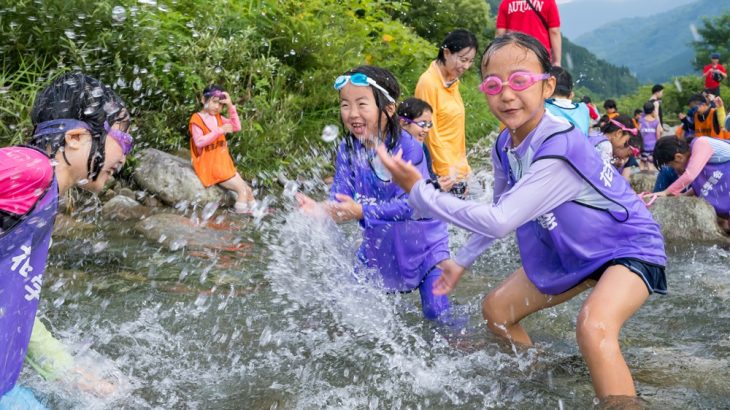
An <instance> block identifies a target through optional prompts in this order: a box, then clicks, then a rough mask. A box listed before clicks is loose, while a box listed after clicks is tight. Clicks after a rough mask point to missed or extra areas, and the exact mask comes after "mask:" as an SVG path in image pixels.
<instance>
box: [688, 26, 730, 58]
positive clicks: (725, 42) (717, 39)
mask: <svg viewBox="0 0 730 410" xmlns="http://www.w3.org/2000/svg"><path fill="white" fill-rule="evenodd" d="M703 23H704V25H703V26H702V27H701V28H698V29H697V31H698V32H699V34H700V35H701V36H702V41H695V42H693V43H692V45H693V46H694V49H695V53H696V58H695V62H694V67H695V68H696V69H698V70H702V69H703V68H704V66H705V65H706V64H709V63H710V54H712V53H720V56H721V58H722V59H723V60H724V61H728V57H730V12H725V13H723V14H721V15H719V16H717V17H715V18H705V19H703ZM721 61H722V60H721Z"/></svg>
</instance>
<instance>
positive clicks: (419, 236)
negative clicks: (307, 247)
mask: <svg viewBox="0 0 730 410" xmlns="http://www.w3.org/2000/svg"><path fill="white" fill-rule="evenodd" d="M335 89H337V90H338V91H339V95H340V115H341V118H342V123H343V124H344V126H345V128H346V129H347V130H348V135H347V136H346V137H345V140H344V141H343V142H342V143H341V144H340V146H339V147H338V150H337V158H336V163H335V177H334V183H333V184H332V187H331V189H330V201H328V202H325V203H323V204H317V203H316V202H314V201H313V200H312V199H310V198H309V197H307V196H305V195H303V194H298V195H297V199H298V200H299V203H300V205H301V206H302V207H303V208H304V210H305V211H309V212H312V211H314V210H316V209H324V211H325V212H326V213H327V214H328V215H329V216H331V217H332V218H333V219H334V220H335V221H337V222H347V221H358V223H359V224H360V227H361V228H362V231H363V239H364V240H363V242H362V245H361V246H360V249H359V250H358V258H359V260H360V261H361V262H362V263H363V264H364V265H365V266H366V267H367V268H369V269H370V270H372V271H374V276H373V277H372V278H371V280H372V281H373V282H374V283H380V284H382V287H383V288H384V290H386V291H388V292H410V291H412V290H415V289H418V290H419V292H420V296H421V304H422V306H421V307H422V310H423V315H424V316H425V317H426V318H428V319H439V320H443V319H445V318H447V315H445V314H446V313H447V312H448V311H449V302H448V298H447V297H446V296H445V295H441V296H436V295H434V294H433V283H434V281H435V280H436V279H438V277H439V276H440V275H441V270H440V269H438V268H437V267H436V264H437V263H439V262H441V261H443V260H446V259H448V258H449V244H448V233H447V230H446V224H445V223H443V222H441V221H438V220H435V219H419V218H417V217H416V216H415V215H413V209H412V208H411V207H410V206H409V205H408V194H406V193H405V192H403V190H402V189H400V187H398V185H396V184H394V183H393V182H391V181H390V175H389V174H388V173H387V172H385V169H384V168H383V167H382V165H381V164H379V160H378V158H377V157H376V156H375V153H374V148H375V147H376V146H377V145H378V144H380V143H384V144H385V146H386V147H387V149H388V150H390V151H391V152H396V151H402V152H403V158H405V159H406V160H408V161H411V162H412V163H413V164H414V166H415V167H416V168H415V169H416V171H415V172H417V173H418V175H419V176H421V177H423V178H428V170H427V169H426V160H425V157H424V155H423V150H422V148H421V144H419V142H418V141H416V140H415V139H414V138H413V137H412V136H411V135H410V134H408V133H407V132H403V131H402V130H401V129H400V127H399V125H398V117H397V115H396V101H397V99H398V97H399V95H400V87H399V86H398V82H397V80H396V78H395V77H394V76H393V74H392V73H391V72H389V71H388V70H385V69H382V68H379V67H373V66H361V67H357V68H355V69H353V70H351V71H348V72H346V73H345V74H343V75H341V76H340V77H338V78H337V80H336V81H335Z"/></svg>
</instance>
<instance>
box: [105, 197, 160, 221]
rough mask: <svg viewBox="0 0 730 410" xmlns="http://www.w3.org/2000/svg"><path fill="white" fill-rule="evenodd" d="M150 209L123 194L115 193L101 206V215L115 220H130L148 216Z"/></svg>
mask: <svg viewBox="0 0 730 410" xmlns="http://www.w3.org/2000/svg"><path fill="white" fill-rule="evenodd" d="M151 213H152V210H151V209H149V208H147V207H146V206H144V205H142V204H140V203H139V202H137V201H135V200H134V199H132V198H129V197H127V196H125V195H117V196H115V197H114V198H112V199H111V200H109V202H107V203H105V204H104V206H103V207H102V208H101V215H102V216H103V217H104V218H106V219H112V220H116V221H131V220H136V219H142V218H144V217H146V216H149V215H150V214H151Z"/></svg>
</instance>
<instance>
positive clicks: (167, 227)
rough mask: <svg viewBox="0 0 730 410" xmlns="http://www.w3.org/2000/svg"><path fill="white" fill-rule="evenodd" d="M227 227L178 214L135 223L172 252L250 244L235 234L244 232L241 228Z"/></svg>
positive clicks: (135, 227) (227, 247)
mask: <svg viewBox="0 0 730 410" xmlns="http://www.w3.org/2000/svg"><path fill="white" fill-rule="evenodd" d="M216 228H221V229H216ZM227 228H229V227H228V226H217V225H215V224H210V225H207V224H200V223H196V222H195V221H193V220H191V219H190V218H187V217H184V216H182V215H175V214H157V215H152V216H150V217H148V218H146V219H144V220H142V221H140V222H138V223H137V224H136V225H135V226H134V229H135V230H136V231H137V232H139V233H140V234H142V235H143V236H144V237H145V238H147V239H149V240H150V241H153V242H159V243H161V244H162V245H163V246H165V247H167V248H168V249H170V250H173V251H175V250H178V249H182V248H188V249H194V250H205V249H211V250H226V251H238V250H241V249H243V248H247V247H250V246H251V245H250V244H249V243H246V242H244V241H243V240H242V238H241V237H240V236H239V235H236V234H234V232H241V230H240V229H227ZM230 228H233V227H230Z"/></svg>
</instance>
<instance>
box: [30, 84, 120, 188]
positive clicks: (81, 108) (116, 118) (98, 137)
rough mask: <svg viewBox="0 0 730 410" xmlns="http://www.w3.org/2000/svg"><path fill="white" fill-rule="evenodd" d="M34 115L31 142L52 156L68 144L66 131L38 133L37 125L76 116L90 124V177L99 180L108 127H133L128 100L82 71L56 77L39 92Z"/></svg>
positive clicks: (31, 114) (32, 113) (32, 112)
mask: <svg viewBox="0 0 730 410" xmlns="http://www.w3.org/2000/svg"><path fill="white" fill-rule="evenodd" d="M30 118H31V121H32V123H33V127H34V133H33V134H34V136H33V137H31V139H30V141H29V145H31V146H34V147H37V148H39V149H41V150H43V151H45V152H46V153H47V154H48V155H49V157H51V158H53V157H55V155H56V153H57V152H58V151H59V150H61V149H62V148H63V147H64V145H65V144H66V138H65V136H66V131H67V130H65V129H63V128H60V129H59V130H58V132H55V133H48V134H45V135H41V136H37V137H36V136H35V129H36V127H37V126H38V125H39V124H41V123H44V122H46V121H52V120H60V119H73V120H78V121H83V122H84V123H86V124H87V125H88V126H89V128H90V130H89V132H90V133H91V136H92V139H91V141H92V145H91V150H90V152H89V159H88V162H87V168H88V170H89V172H88V178H89V179H91V180H92V181H95V180H96V179H97V178H98V176H99V172H100V171H101V168H102V167H103V166H104V147H105V143H106V130H105V129H104V123H105V122H106V123H108V124H109V126H110V127H111V126H113V125H114V124H118V127H119V129H120V130H121V131H127V129H128V128H129V122H130V115H129V111H128V110H127V108H126V106H125V104H124V101H122V99H121V97H119V96H118V95H117V94H116V93H115V92H114V91H113V90H112V89H111V88H109V87H108V86H106V85H104V84H103V83H102V82H101V81H99V80H97V79H95V78H92V77H89V76H87V75H84V74H82V73H68V74H64V75H62V76H60V77H58V78H56V79H55V80H54V81H53V82H52V83H51V84H50V85H49V86H48V87H46V88H45V89H43V90H42V91H40V92H39V93H38V94H37V95H36V99H35V103H34V104H33V108H32V109H31V113H30Z"/></svg>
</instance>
